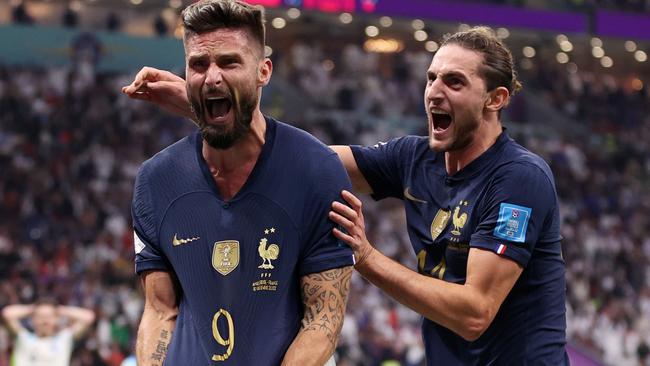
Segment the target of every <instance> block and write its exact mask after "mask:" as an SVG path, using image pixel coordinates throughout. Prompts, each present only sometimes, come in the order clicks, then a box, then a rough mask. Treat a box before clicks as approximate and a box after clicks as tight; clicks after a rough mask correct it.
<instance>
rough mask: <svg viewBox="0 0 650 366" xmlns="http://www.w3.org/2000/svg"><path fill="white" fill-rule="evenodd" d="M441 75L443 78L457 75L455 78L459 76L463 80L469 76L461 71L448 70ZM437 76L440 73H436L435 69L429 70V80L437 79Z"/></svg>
mask: <svg viewBox="0 0 650 366" xmlns="http://www.w3.org/2000/svg"><path fill="white" fill-rule="evenodd" d="M440 77H441V78H442V79H448V78H452V77H455V78H459V79H461V80H463V81H467V76H465V74H463V73H462V72H460V71H448V72H446V73H441V75H440ZM436 78H438V74H436V73H435V72H433V71H427V79H428V80H433V79H436Z"/></svg>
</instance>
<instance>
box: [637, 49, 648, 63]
mask: <svg viewBox="0 0 650 366" xmlns="http://www.w3.org/2000/svg"><path fill="white" fill-rule="evenodd" d="M634 59H635V60H637V61H639V62H646V61H647V60H648V55H647V54H646V53H645V52H643V51H641V50H638V51H636V52H634Z"/></svg>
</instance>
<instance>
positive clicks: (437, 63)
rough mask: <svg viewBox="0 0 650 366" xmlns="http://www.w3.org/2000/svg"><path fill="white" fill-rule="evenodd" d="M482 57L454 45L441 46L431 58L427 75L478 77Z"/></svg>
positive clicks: (477, 53)
mask: <svg viewBox="0 0 650 366" xmlns="http://www.w3.org/2000/svg"><path fill="white" fill-rule="evenodd" d="M482 65H483V55H481V54H480V53H479V52H476V51H473V50H469V49H467V48H464V47H461V46H459V45H456V44H449V45H445V46H442V47H441V48H440V49H439V50H438V52H436V54H435V55H434V56H433V59H432V60H431V65H430V66H429V70H428V72H429V73H434V74H436V75H438V74H443V75H444V74H449V73H460V74H463V75H465V76H467V77H472V76H480V69H481V66H482Z"/></svg>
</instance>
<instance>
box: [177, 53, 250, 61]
mask: <svg viewBox="0 0 650 366" xmlns="http://www.w3.org/2000/svg"><path fill="white" fill-rule="evenodd" d="M208 56H209V54H208V53H207V52H197V53H192V54H190V55H188V56H187V59H188V60H196V59H201V58H205V57H208ZM217 58H218V59H224V58H234V59H238V60H239V59H241V58H242V56H241V54H240V53H237V52H229V53H222V54H219V55H217Z"/></svg>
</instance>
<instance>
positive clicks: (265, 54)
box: [264, 46, 273, 57]
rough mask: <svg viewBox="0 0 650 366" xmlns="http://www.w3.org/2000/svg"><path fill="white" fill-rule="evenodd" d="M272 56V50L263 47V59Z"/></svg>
mask: <svg viewBox="0 0 650 366" xmlns="http://www.w3.org/2000/svg"><path fill="white" fill-rule="evenodd" d="M272 54H273V48H271V47H269V46H264V57H270V56H271V55H272Z"/></svg>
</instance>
